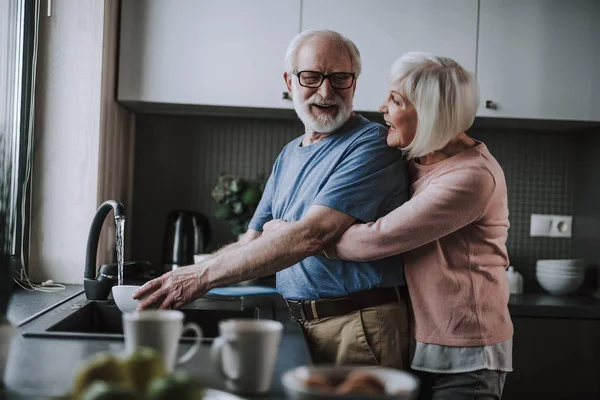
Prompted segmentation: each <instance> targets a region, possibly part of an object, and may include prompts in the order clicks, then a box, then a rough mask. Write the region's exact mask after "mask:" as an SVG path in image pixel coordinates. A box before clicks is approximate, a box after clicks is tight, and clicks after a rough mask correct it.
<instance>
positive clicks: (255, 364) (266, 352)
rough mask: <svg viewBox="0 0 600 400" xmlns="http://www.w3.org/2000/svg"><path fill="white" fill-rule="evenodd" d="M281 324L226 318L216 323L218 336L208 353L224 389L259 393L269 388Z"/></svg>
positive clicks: (279, 339) (281, 328)
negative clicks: (223, 383) (220, 377)
mask: <svg viewBox="0 0 600 400" xmlns="http://www.w3.org/2000/svg"><path fill="white" fill-rule="evenodd" d="M282 331H283V325H282V324H281V323H280V322H277V321H270V320H269V321H267V320H252V319H229V320H224V321H221V322H220V323H219V333H220V336H219V337H218V338H216V339H215V340H214V341H213V344H212V348H211V356H212V359H213V362H214V363H215V364H216V366H217V370H218V371H219V372H220V373H221V375H222V376H223V378H224V379H225V386H226V388H227V390H229V391H232V392H238V393H247V394H262V393H265V392H267V391H268V390H269V388H270V387H271V381H272V379H273V370H274V369H275V361H276V360H277V353H278V350H279V343H280V342H281V333H282Z"/></svg>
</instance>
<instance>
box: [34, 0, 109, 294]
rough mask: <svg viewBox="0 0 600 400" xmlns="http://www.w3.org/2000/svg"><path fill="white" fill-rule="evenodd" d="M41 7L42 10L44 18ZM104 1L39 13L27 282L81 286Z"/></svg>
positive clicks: (94, 162) (64, 4) (59, 4)
mask: <svg viewBox="0 0 600 400" xmlns="http://www.w3.org/2000/svg"><path fill="white" fill-rule="evenodd" d="M45 6H46V2H45V1H43V2H42V7H41V9H42V11H45ZM104 7H105V1H104V0H60V1H54V2H53V15H52V17H50V18H48V17H46V16H45V13H44V12H43V13H42V16H41V22H40V32H39V38H40V46H39V55H38V69H37V71H38V75H37V88H36V105H35V106H36V115H35V118H36V119H35V137H36V144H35V159H34V174H33V190H32V199H33V201H32V221H31V258H30V267H29V269H30V271H29V272H30V278H32V279H34V280H45V279H50V278H51V279H53V280H55V281H57V282H65V283H82V282H83V270H84V262H85V248H86V241H87V236H88V230H89V227H90V224H91V221H92V218H93V216H94V213H95V211H96V206H97V193H98V154H99V139H100V106H101V80H102V47H103V24H104Z"/></svg>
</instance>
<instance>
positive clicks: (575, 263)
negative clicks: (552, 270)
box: [536, 258, 585, 267]
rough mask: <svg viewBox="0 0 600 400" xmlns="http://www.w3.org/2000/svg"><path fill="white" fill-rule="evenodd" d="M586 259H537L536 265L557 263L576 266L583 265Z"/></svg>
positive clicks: (556, 264)
mask: <svg viewBox="0 0 600 400" xmlns="http://www.w3.org/2000/svg"><path fill="white" fill-rule="evenodd" d="M584 264H585V263H584V260H582V259H580V258H575V259H564V260H559V259H556V260H537V262H536V265H555V266H558V265H560V266H575V267H583V266H584Z"/></svg>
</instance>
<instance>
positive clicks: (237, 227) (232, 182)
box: [211, 174, 265, 236]
mask: <svg viewBox="0 0 600 400" xmlns="http://www.w3.org/2000/svg"><path fill="white" fill-rule="evenodd" d="M264 188H265V179H264V178H263V177H262V176H259V177H257V178H256V179H247V178H240V177H234V176H232V175H228V174H221V175H219V179H218V181H217V184H216V186H215V187H214V189H213V191H212V193H211V194H212V198H213V199H214V200H215V202H216V203H217V206H216V209H215V217H217V218H219V219H222V220H225V221H227V222H229V224H230V225H231V232H232V233H233V234H234V235H237V236H239V235H241V234H243V233H244V232H246V230H247V229H248V223H250V220H251V219H252V216H253V215H254V211H256V207H257V206H258V203H259V202H260V198H261V197H262V194H263V191H264Z"/></svg>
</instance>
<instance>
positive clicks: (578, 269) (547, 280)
mask: <svg viewBox="0 0 600 400" xmlns="http://www.w3.org/2000/svg"><path fill="white" fill-rule="evenodd" d="M535 276H536V277H537V281H538V282H539V284H540V286H541V287H542V288H544V289H545V290H547V291H548V292H550V293H552V294H556V295H565V294H569V293H573V292H574V291H576V290H577V289H579V287H580V286H581V284H582V283H583V279H584V277H585V264H584V262H583V260H580V259H574V260H573V259H565V260H538V261H537V264H536V271H535Z"/></svg>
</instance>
